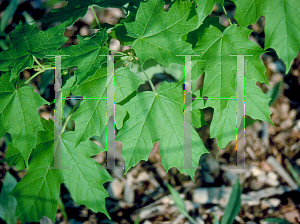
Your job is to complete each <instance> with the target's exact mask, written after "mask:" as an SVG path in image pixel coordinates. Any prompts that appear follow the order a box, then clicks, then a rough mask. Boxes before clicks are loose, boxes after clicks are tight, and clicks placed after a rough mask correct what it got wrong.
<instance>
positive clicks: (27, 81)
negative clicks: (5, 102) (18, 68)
mask: <svg viewBox="0 0 300 224" xmlns="http://www.w3.org/2000/svg"><path fill="white" fill-rule="evenodd" d="M42 72H44V71H39V72H37V73H35V74H34V75H33V76H31V77H30V78H29V79H27V80H26V81H25V82H24V84H25V85H26V84H27V83H29V82H30V81H31V80H32V79H33V78H34V77H36V76H37V75H39V74H41V73H42Z"/></svg>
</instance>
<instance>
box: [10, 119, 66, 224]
mask: <svg viewBox="0 0 300 224" xmlns="http://www.w3.org/2000/svg"><path fill="white" fill-rule="evenodd" d="M42 123H43V127H44V131H40V132H38V141H37V146H36V148H34V149H33V150H32V156H31V160H30V162H29V169H28V172H27V174H26V175H25V177H24V178H23V179H22V180H21V181H20V182H18V184H17V185H16V187H15V188H14V189H13V190H12V192H11V193H10V195H12V196H14V197H15V198H16V200H17V203H18V204H17V209H16V215H17V216H18V217H19V218H20V220H21V222H22V223H25V222H29V221H31V222H39V221H40V220H41V218H42V217H43V216H47V217H48V218H50V219H51V220H52V222H54V221H55V215H56V213H57V204H58V197H59V192H60V185H61V183H62V182H63V173H62V170H60V169H46V167H51V166H53V158H54V136H55V135H54V123H53V121H52V120H51V119H49V121H47V120H45V119H42ZM56 135H57V134H56ZM8 150H10V149H8Z"/></svg>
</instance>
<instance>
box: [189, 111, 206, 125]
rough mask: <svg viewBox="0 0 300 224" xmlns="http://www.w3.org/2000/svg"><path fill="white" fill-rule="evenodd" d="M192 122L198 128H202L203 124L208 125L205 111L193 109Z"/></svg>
mask: <svg viewBox="0 0 300 224" xmlns="http://www.w3.org/2000/svg"><path fill="white" fill-rule="evenodd" d="M192 124H193V126H195V127H196V128H200V127H202V126H203V125H207V123H206V122H205V120H204V113H203V111H202V110H192Z"/></svg>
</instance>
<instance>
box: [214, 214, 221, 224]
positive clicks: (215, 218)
mask: <svg viewBox="0 0 300 224" xmlns="http://www.w3.org/2000/svg"><path fill="white" fill-rule="evenodd" d="M213 215H214V222H213V224H220V222H219V220H218V217H217V215H216V213H214V212H213Z"/></svg>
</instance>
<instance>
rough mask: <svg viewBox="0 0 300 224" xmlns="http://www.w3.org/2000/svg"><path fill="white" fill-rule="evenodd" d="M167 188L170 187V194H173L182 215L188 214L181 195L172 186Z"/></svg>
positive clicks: (168, 185)
mask: <svg viewBox="0 0 300 224" xmlns="http://www.w3.org/2000/svg"><path fill="white" fill-rule="evenodd" d="M167 187H168V190H169V191H170V193H171V194H172V198H173V200H174V202H175V204H176V207H177V208H178V210H179V211H180V213H181V212H185V213H187V210H186V207H185V204H184V201H183V199H182V198H181V197H180V194H179V193H178V192H177V191H176V190H175V189H174V188H173V187H172V186H171V185H170V184H167Z"/></svg>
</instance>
